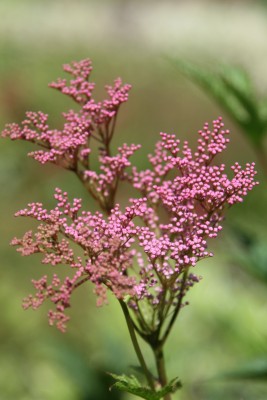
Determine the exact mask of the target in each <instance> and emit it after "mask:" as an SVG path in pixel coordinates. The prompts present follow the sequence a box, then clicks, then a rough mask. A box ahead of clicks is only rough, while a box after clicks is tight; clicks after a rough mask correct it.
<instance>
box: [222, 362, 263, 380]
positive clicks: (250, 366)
mask: <svg viewBox="0 0 267 400" xmlns="http://www.w3.org/2000/svg"><path fill="white" fill-rule="evenodd" d="M218 377H219V378H226V379H244V380H260V381H267V358H262V359H256V360H252V361H250V362H249V363H247V364H245V365H243V366H242V367H241V368H237V369H236V370H233V371H228V372H225V373H223V374H220V375H219V376H218Z"/></svg>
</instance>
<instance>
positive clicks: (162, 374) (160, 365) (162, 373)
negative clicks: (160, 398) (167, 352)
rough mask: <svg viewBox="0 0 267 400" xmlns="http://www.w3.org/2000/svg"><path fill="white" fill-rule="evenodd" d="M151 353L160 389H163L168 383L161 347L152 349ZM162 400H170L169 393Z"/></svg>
mask: <svg viewBox="0 0 267 400" xmlns="http://www.w3.org/2000/svg"><path fill="white" fill-rule="evenodd" d="M153 351H154V356H155V360H156V366H157V373H158V379H159V382H160V385H161V387H163V386H165V385H167V383H168V379H167V374H166V368H165V359H164V353H163V350H162V347H161V346H160V347H158V348H156V349H153ZM164 400H171V394H170V393H167V394H165V396H164Z"/></svg>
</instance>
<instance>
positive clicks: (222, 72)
mask: <svg viewBox="0 0 267 400" xmlns="http://www.w3.org/2000/svg"><path fill="white" fill-rule="evenodd" d="M171 61H172V62H173V63H174V65H175V66H177V67H178V69H179V70H181V71H182V72H183V73H184V74H185V75H186V76H187V77H188V78H189V79H191V80H192V81H194V82H196V83H197V84H198V85H199V86H200V87H201V88H202V89H203V90H204V92H205V93H206V94H207V95H210V96H212V98H213V99H214V100H215V101H217V102H218V103H219V104H220V105H221V106H222V108H223V109H224V110H225V111H226V112H227V113H229V115H230V116H231V117H232V118H233V120H234V121H235V122H236V123H237V124H238V125H239V126H240V128H241V129H242V130H243V132H244V133H245V134H246V135H247V137H248V139H249V140H250V141H251V143H252V144H253V145H254V146H256V147H261V146H262V144H263V139H264V136H265V135H266V133H267V96H266V97H265V98H263V99H258V98H257V94H256V90H255V88H254V87H253V83H252V80H251V78H250V77H249V75H248V73H247V72H246V71H245V70H244V69H243V68H241V67H234V66H231V65H220V66H219V67H218V68H217V69H215V68H214V69H211V68H209V67H206V68H204V67H200V66H198V65H196V64H193V63H190V62H188V61H182V60H179V59H175V58H173V59H171Z"/></svg>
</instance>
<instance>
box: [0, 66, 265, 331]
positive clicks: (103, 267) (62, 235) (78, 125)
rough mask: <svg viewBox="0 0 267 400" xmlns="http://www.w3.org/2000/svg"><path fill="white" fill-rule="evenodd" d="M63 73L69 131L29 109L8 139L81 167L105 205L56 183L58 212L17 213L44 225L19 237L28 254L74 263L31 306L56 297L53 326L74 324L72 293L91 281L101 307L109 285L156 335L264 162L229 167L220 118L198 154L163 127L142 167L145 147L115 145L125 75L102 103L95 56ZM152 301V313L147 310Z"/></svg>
mask: <svg viewBox="0 0 267 400" xmlns="http://www.w3.org/2000/svg"><path fill="white" fill-rule="evenodd" d="M64 70H65V71H66V72H67V73H69V74H70V75H71V76H72V78H71V79H70V82H67V80H66V79H59V80H58V81H57V82H54V83H52V84H50V86H51V87H53V88H55V89H57V90H59V91H60V92H61V93H63V94H66V95H67V96H69V97H71V98H72V99H73V100H74V101H75V102H76V103H78V104H79V106H80V111H78V112H74V111H69V112H67V113H64V114H63V115H64V118H65V123H64V126H63V129H62V130H56V129H51V128H50V127H49V126H48V124H47V119H48V117H47V115H46V114H43V113H41V112H38V113H33V112H29V113H27V115H26V119H25V120H24V121H23V122H22V125H21V126H19V125H18V124H9V125H8V126H7V127H6V129H5V130H4V131H3V133H2V136H4V137H10V139H13V140H15V139H22V140H27V141H30V142H33V143H35V144H37V145H39V146H41V147H43V148H45V150H37V151H34V152H31V153H30V155H31V156H32V157H34V158H35V159H36V160H37V161H39V162H41V163H43V164H44V163H46V162H53V163H55V164H57V165H59V166H63V167H64V168H66V169H69V170H72V171H75V172H76V174H77V175H78V177H79V178H80V180H81V181H82V183H83V184H84V185H85V187H86V188H87V189H88V191H89V193H90V194H91V196H92V198H93V199H94V200H95V201H96V202H97V203H98V205H99V206H100V208H101V212H95V213H92V212H90V211H85V210H83V207H82V200H81V199H77V198H76V199H74V200H73V201H70V200H69V198H68V193H67V192H64V191H63V190H61V189H59V188H57V189H56V190H55V194H54V198H55V202H56V205H55V207H54V208H53V209H51V210H47V209H46V208H45V207H44V205H43V204H42V203H40V202H36V203H30V204H28V207H27V208H25V209H23V210H20V211H18V212H17V213H16V216H23V217H31V218H33V219H35V220H36V221H38V224H39V225H38V227H37V229H36V231H35V232H34V231H32V230H31V231H28V232H26V233H25V235H24V236H23V237H22V238H14V239H13V240H12V242H11V244H12V245H14V246H16V247H17V250H18V251H19V252H20V253H21V255H23V256H29V255H31V254H35V253H39V254H40V256H41V260H42V263H43V264H50V265H51V266H53V268H57V267H58V265H65V267H66V268H68V272H67V273H66V275H67V276H66V278H65V279H63V280H62V279H60V278H59V277H58V276H57V275H56V274H54V275H53V277H52V278H51V282H49V278H48V277H47V275H45V276H44V277H43V278H41V279H40V280H38V281H33V285H34V287H35V289H36V294H35V295H30V296H29V297H28V298H27V299H25V301H24V303H23V304H24V307H25V308H28V307H32V308H33V309H36V308H38V307H39V306H41V305H42V304H43V302H44V301H45V300H50V301H51V302H52V303H53V304H54V308H53V309H51V310H50V311H49V315H48V318H49V323H50V324H51V325H53V324H55V325H56V326H57V327H58V328H59V329H60V330H62V331H65V329H66V323H67V321H68V319H69V317H68V316H67V315H66V310H67V309H68V308H69V307H70V305H71V296H72V293H73V292H74V290H75V289H77V288H78V287H80V286H81V285H83V284H86V283H87V282H91V283H92V284H93V286H94V292H95V294H96V297H97V305H98V306H100V305H102V304H105V303H107V293H108V292H111V293H113V295H114V296H115V297H116V298H117V299H119V300H120V301H124V300H125V298H127V299H128V300H127V306H128V307H129V308H132V310H133V312H134V313H135V315H136V316H137V321H138V324H139V325H138V327H139V328H138V329H139V331H141V332H143V333H144V332H145V333H144V335H145V334H146V335H147V334H148V332H150V333H151V332H155V331H157V329H160V327H161V326H162V324H163V320H164V319H165V318H167V317H168V316H169V315H171V313H172V312H174V314H175V313H176V312H178V311H177V308H178V309H180V308H181V307H182V306H183V305H186V304H187V302H183V299H184V297H185V295H186V293H187V291H188V290H189V289H190V288H191V287H192V286H193V285H194V284H195V283H197V282H198V281H199V279H200V278H199V277H198V276H197V275H196V274H194V273H192V270H190V269H191V268H194V267H195V266H196V264H197V263H198V262H199V261H200V260H202V259H205V258H207V257H211V256H212V255H213V254H212V252H211V251H210V250H209V249H208V241H209V239H212V238H216V237H217V235H218V234H219V232H220V231H221V229H222V222H223V219H224V214H225V211H226V209H227V208H229V207H231V206H233V205H234V204H237V203H240V202H242V201H243V198H244V197H245V196H246V195H247V194H248V193H249V192H250V191H251V190H252V189H253V187H254V186H255V185H256V184H258V182H257V181H256V180H255V175H256V171H255V164H254V163H251V164H249V163H248V164H246V166H245V168H242V167H241V166H240V165H239V164H238V163H235V164H234V165H233V166H232V167H231V169H232V174H231V176H228V175H227V173H226V168H225V165H224V164H220V163H219V164H217V163H216V157H217V156H218V155H219V154H220V153H221V152H223V151H224V150H225V149H226V147H227V145H228V143H229V131H228V130H227V129H225V128H224V124H223V121H222V118H221V117H219V118H218V119H217V120H214V121H213V123H212V126H210V125H209V124H207V123H206V124H205V125H204V127H203V129H202V130H200V131H199V132H198V135H199V138H198V141H197V148H196V150H195V151H193V150H192V149H191V148H190V146H189V143H188V142H187V141H186V142H184V143H181V142H180V141H179V140H178V139H177V138H176V136H175V135H173V134H171V135H170V134H167V133H161V134H160V140H159V141H158V142H157V143H156V146H155V151H154V153H153V154H150V155H149V156H148V160H149V162H150V164H151V168H150V169H145V170H141V171H140V170H139V169H138V168H137V167H135V166H132V165H131V162H130V160H129V159H130V157H131V156H132V155H133V154H134V153H135V152H136V151H138V149H139V148H140V145H139V144H137V145H127V144H123V145H122V146H121V147H120V148H119V149H118V153H117V154H116V155H112V154H111V147H110V143H111V140H112V138H113V134H114V126H115V120H116V116H117V113H118V110H119V107H120V105H121V104H122V103H124V102H126V101H127V100H128V92H129V90H130V85H122V82H121V80H120V79H117V80H116V81H115V83H114V85H113V86H107V87H106V90H107V93H108V99H107V100H104V101H103V102H95V100H94V99H93V98H92V91H93V89H94V85H93V84H92V83H89V78H90V74H91V71H92V65H91V62H90V61H89V60H83V61H80V62H73V63H72V64H69V65H65V66H64ZM91 140H96V141H97V142H99V144H100V148H99V162H100V172H96V171H95V170H93V169H92V168H91V166H90V154H91V147H90V141H91ZM122 181H125V182H126V183H127V184H128V185H130V187H131V196H132V198H129V201H128V205H127V206H126V207H125V208H123V207H122V206H120V205H119V204H118V203H117V202H116V194H117V190H118V187H119V185H120V183H121V182H122ZM77 246H78V248H79V254H78V252H77ZM189 270H190V271H189ZM143 307H144V308H145V309H146V310H150V313H148V312H145V313H144V315H145V316H144V315H143V314H142V309H143ZM175 310H176V311H175Z"/></svg>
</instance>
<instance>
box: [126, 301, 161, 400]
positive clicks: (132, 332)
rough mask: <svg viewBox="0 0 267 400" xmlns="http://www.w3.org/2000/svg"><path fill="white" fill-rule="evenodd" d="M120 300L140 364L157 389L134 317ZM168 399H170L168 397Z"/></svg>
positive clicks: (151, 385)
mask: <svg viewBox="0 0 267 400" xmlns="http://www.w3.org/2000/svg"><path fill="white" fill-rule="evenodd" d="M119 302H120V305H121V308H122V311H123V314H124V316H125V319H126V323H127V327H128V330H129V333H130V337H131V340H132V344H133V347H134V350H135V353H136V355H137V358H138V360H139V362H140V365H141V367H142V369H143V372H144V374H145V376H146V379H147V382H148V384H149V386H150V388H151V389H152V390H155V386H154V381H153V378H152V376H151V373H150V372H149V369H148V368H147V365H146V362H145V359H144V357H143V354H142V352H141V349H140V347H139V344H138V341H137V337H136V335H135V331H134V326H133V323H132V319H131V316H130V313H129V310H128V308H127V305H126V304H125V303H124V301H123V300H119ZM166 400H168V399H166Z"/></svg>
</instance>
